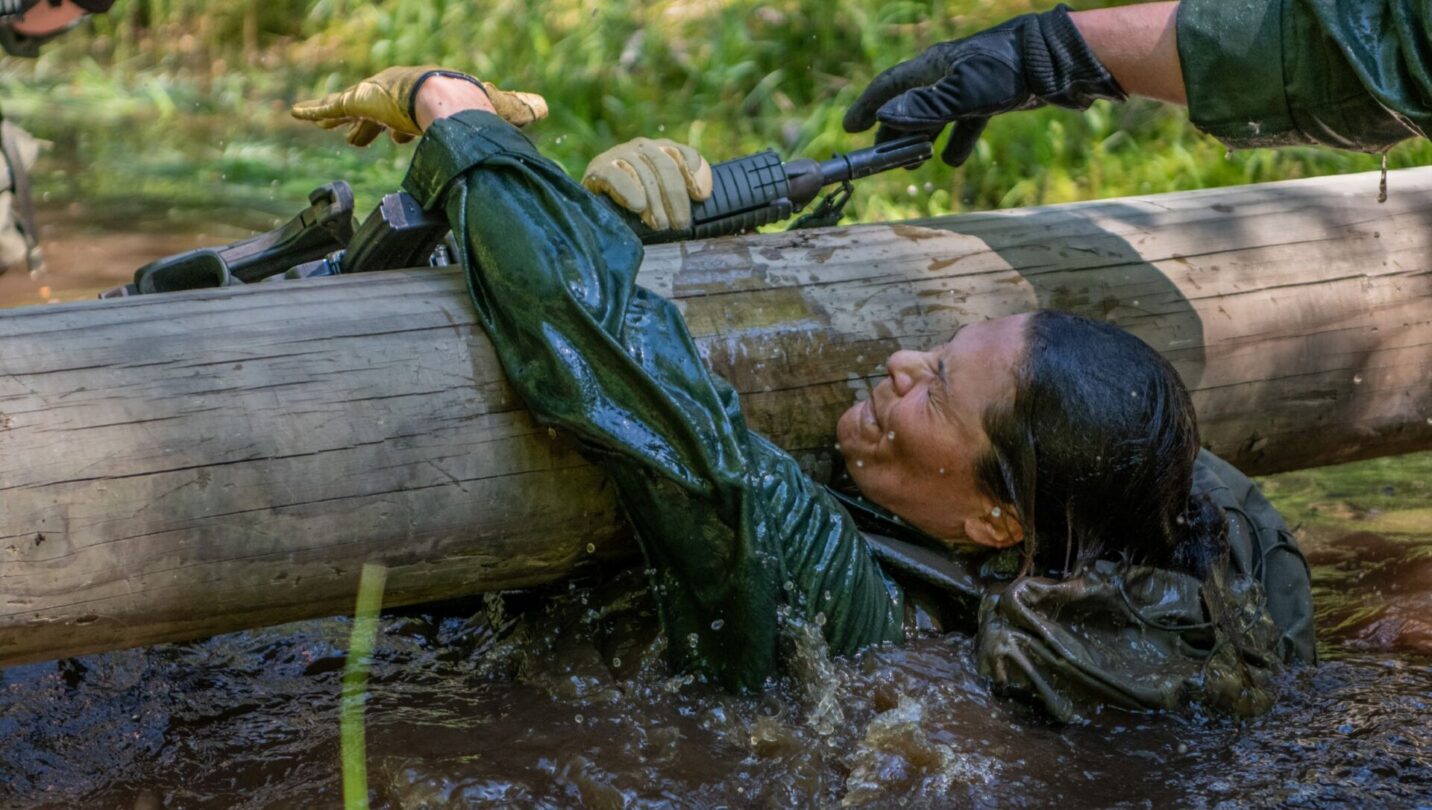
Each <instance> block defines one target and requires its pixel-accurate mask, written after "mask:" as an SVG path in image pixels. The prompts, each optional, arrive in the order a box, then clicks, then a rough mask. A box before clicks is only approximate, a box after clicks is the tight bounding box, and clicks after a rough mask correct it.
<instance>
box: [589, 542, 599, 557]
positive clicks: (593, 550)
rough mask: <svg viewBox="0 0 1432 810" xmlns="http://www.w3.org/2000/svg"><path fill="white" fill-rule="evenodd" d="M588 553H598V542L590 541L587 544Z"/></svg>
mask: <svg viewBox="0 0 1432 810" xmlns="http://www.w3.org/2000/svg"><path fill="white" fill-rule="evenodd" d="M587 553H588V554H596V553H597V544H596V543H588V544H587Z"/></svg>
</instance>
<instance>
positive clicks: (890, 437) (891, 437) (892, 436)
mask: <svg viewBox="0 0 1432 810" xmlns="http://www.w3.org/2000/svg"><path fill="white" fill-rule="evenodd" d="M885 438H887V439H889V440H890V441H892V442H893V441H895V431H893V430H892V431H890V432H889V433H886V434H885Z"/></svg>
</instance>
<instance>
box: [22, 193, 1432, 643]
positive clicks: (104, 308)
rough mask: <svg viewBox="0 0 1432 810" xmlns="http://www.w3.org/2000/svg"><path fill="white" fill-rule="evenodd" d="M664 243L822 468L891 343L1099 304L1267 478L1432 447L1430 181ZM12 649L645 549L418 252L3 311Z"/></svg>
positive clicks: (197, 624) (724, 342) (284, 614)
mask: <svg viewBox="0 0 1432 810" xmlns="http://www.w3.org/2000/svg"><path fill="white" fill-rule="evenodd" d="M1391 188H1392V189H1393V195H1392V197H1391V199H1390V200H1389V201H1388V202H1387V203H1386V204H1383V205H1378V204H1377V203H1376V201H1375V199H1376V194H1377V180H1376V178H1375V177H1374V176H1370V175H1356V176H1349V177H1339V178H1328V179H1318V180H1307V181H1297V182H1290V183H1279V184H1268V185H1260V186H1250V187H1242V188H1230V189H1222V190H1212V191H1203V192H1195V193H1186V194H1173V195H1163V196H1157V197H1147V198H1137V199H1123V200H1112V201H1105V202H1094V203H1080V204H1075V205H1065V206H1055V207H1048V208H1040V209H1027V210H1016V211H1007V212H999V213H990V214H977V215H968V216H960V217H951V218H944V219H938V220H931V221H927V222H920V223H910V224H899V225H893V226H868V227H853V228H842V229H830V230H824V231H818V232H811V231H806V232H799V233H789V234H777V235H766V236H758V237H751V238H735V239H724V240H716V241H710V242H698V243H689V244H684V245H676V246H667V247H664V248H659V249H653V250H651V251H650V253H649V255H648V258H647V262H646V265H645V267H644V268H643V274H642V281H643V283H645V284H646V285H647V286H649V287H651V288H653V289H655V290H657V291H659V292H661V293H662V294H664V295H667V296H671V297H673V298H675V299H677V300H678V301H680V302H681V305H682V306H683V307H684V309H685V313H686V317H687V320H688V322H689V324H690V326H691V329H692V332H693V333H694V334H695V335H696V336H697V337H698V339H699V340H700V342H701V344H702V346H703V347H704V349H705V351H706V352H707V354H708V357H709V360H710V363H711V365H712V367H713V368H714V369H715V370H716V371H717V372H719V373H721V374H723V375H725V376H726V377H727V378H728V379H730V380H731V381H732V382H733V383H734V384H735V385H736V386H737V387H738V388H739V389H740V390H741V391H742V392H743V394H744V403H745V408H746V411H747V413H748V415H749V418H750V421H751V423H752V424H753V425H754V426H755V427H756V428H757V429H759V430H762V431H764V432H766V433H768V434H770V435H771V436H773V437H774V438H775V439H776V440H777V441H778V442H779V443H780V444H782V445H783V446H785V447H786V448H788V449H790V450H791V451H793V452H794V454H795V455H796V457H797V458H798V459H800V460H801V462H802V464H803V465H805V467H806V468H807V469H808V470H810V471H812V472H813V473H814V474H816V475H827V474H829V472H830V470H831V467H832V464H833V463H834V462H835V458H834V454H833V450H832V435H833V434H832V428H833V425H834V422H835V419H836V416H837V415H838V414H839V413H840V411H841V410H842V409H844V408H845V407H846V405H847V404H848V403H849V402H850V401H851V399H852V396H853V395H854V393H855V391H856V390H857V389H859V388H861V387H864V386H865V385H867V382H866V378H867V377H868V376H872V375H876V374H878V370H879V368H880V364H881V362H882V361H883V360H884V359H885V357H886V356H888V355H889V353H890V352H892V351H894V350H896V349H898V348H901V347H924V346H926V345H928V344H931V343H933V342H935V341H939V340H943V339H945V338H946V337H948V336H949V335H950V334H951V333H952V332H953V331H954V329H955V328H956V327H957V326H959V325H960V324H961V323H964V322H967V321H971V320H978V319H983V318H991V317H996V316H1000V315H1006V314H1010V313H1017V312H1024V311H1027V310H1030V309H1033V308H1036V307H1057V308H1063V309H1071V310H1076V311H1079V312H1083V313H1087V314H1090V315H1093V316H1096V317H1100V318H1106V319H1109V320H1111V321H1114V322H1116V323H1118V324H1120V325H1122V326H1124V327H1126V328H1128V329H1131V330H1133V331H1134V332H1135V333H1136V334H1138V335H1140V336H1141V337H1143V338H1144V339H1145V340H1147V341H1149V342H1150V343H1151V344H1152V345H1154V346H1155V347H1156V348H1158V349H1159V350H1160V351H1162V352H1164V353H1165V354H1166V355H1167V356H1168V357H1169V358H1170V359H1172V361H1173V362H1174V364H1175V365H1176V366H1177V367H1178V369H1179V371H1180V372H1181V373H1182V374H1183V376H1184V379H1185V380H1186V381H1187V382H1188V384H1189V386H1190V387H1191V388H1192V389H1193V390H1194V392H1195V393H1194V399H1195V401H1196V403H1197V405H1198V409H1199V413H1200V416H1201V419H1202V427H1203V435H1204V439H1205V441H1206V443H1207V444H1209V445H1210V446H1211V447H1212V448H1213V449H1214V450H1215V451H1217V452H1218V453H1220V454H1222V455H1224V456H1225V457H1227V458H1229V459H1230V460H1231V461H1233V462H1234V463H1236V464H1238V465H1239V466H1241V467H1243V468H1244V469H1245V470H1248V471H1250V472H1258V473H1266V472H1274V471H1278V470H1286V469H1292V468H1297V467H1306V466H1313V465H1319V464H1326V463H1331V462H1337V461H1346V460H1352V459H1358V458H1364V457H1370V456H1377V455H1384V454H1391V453H1399V452H1405V451H1411V450H1418V449H1425V448H1428V447H1432V385H1429V382H1428V379H1429V374H1432V270H1429V268H1432V169H1421V170H1408V171H1403V172H1398V173H1395V174H1394V175H1393V177H1392V182H1391ZM0 346H3V350H0V665H3V664H13V663H19V662H23V661H29V660H38V659H45V658H53V657H59V656H66V655H72V654H77V653H81V652H86V651H92V650H100V649H109V648H117V647H123V646H132V645H141V644H150V643H154V642H160V641H168V640H181V639H190V638H196V637H201V636H204V635H208V634H213V633H218V632H224V631H230V630H234V629H238V628H244V627H252V626H259V625H263V624H271V623H278V622H284V621H290V620H296V619H300V618H306V617H312V616H320V615H330V614H334V613H342V612H346V611H347V610H349V608H350V607H351V604H352V599H353V594H354V593H355V590H356V580H357V575H358V571H359V568H360V566H361V564H362V563H363V562H365V561H369V560H381V561H383V562H385V563H387V564H388V565H389V566H391V570H390V573H389V578H388V582H389V586H388V587H389V590H388V598H387V604H389V605H397V604H404V603H413V602H419V601H427V600H434V599H441V598H446V597H452V596H457V595H461V594H470V593H474V592H477V591H482V590H491V589H503V588H516V587H522V586H529V585H535V584H538V583H542V582H548V581H552V580H554V579H557V578H559V577H562V576H563V575H564V574H566V573H568V572H569V571H570V570H572V568H573V567H574V565H576V564H578V563H580V562H581V560H582V559H584V558H585V557H587V556H588V551H587V548H588V544H589V543H590V544H595V548H597V554H603V553H616V552H620V551H623V550H625V549H627V548H629V546H628V545H627V541H626V540H625V539H624V537H623V530H622V527H621V521H620V519H619V517H618V512H617V510H616V508H615V506H614V503H613V501H612V498H611V494H610V491H609V488H608V487H607V486H606V485H604V483H603V479H602V476H601V474H600V472H599V471H598V470H596V469H594V468H592V467H590V466H588V465H587V464H586V463H584V462H583V460H582V459H581V458H580V457H579V456H578V455H577V454H576V453H575V452H574V450H573V448H572V446H571V445H570V444H569V443H568V442H567V441H566V440H565V439H563V438H562V437H560V436H559V437H553V436H550V435H549V433H548V431H547V430H546V429H545V428H542V427H541V426H538V425H535V424H533V422H532V421H531V420H530V419H529V418H528V416H527V414H526V413H525V412H524V411H523V409H522V408H521V406H520V404H519V403H518V402H517V401H516V400H515V399H514V397H513V394H512V392H511V390H510V389H509V388H508V386H507V385H506V383H505V382H504V378H503V375H502V373H501V372H500V371H499V369H498V367H497V364H496V362H495V359H494V357H493V354H492V351H491V348H490V346H489V345H488V343H487V340H486V338H485V337H484V335H483V334H482V332H481V330H480V329H477V328H475V326H474V323H473V314H472V311H471V308H470V305H469V303H468V300H467V296H466V292H465V289H464V285H463V281H462V277H461V276H460V274H458V273H457V272H455V271H452V270H415V271H408V272H397V273H386V274H377V275H373V276H368V277H359V278H338V279H333V280H317V281H306V282H296V283H284V284H274V285H261V286H254V287H249V288H243V289H227V290H216V291H206V292H200V293H188V294H181V295H169V296H162V297H161V296H155V297H146V298H139V299H132V300H127V301H120V302H104V303H101V302H92V303H82V304H73V305H63V306H51V307H35V308H29V309H20V310H12V311H9V312H5V313H3V314H0Z"/></svg>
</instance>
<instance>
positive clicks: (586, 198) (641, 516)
mask: <svg viewBox="0 0 1432 810" xmlns="http://www.w3.org/2000/svg"><path fill="white" fill-rule="evenodd" d="M405 187H406V188H407V190H408V191H409V192H410V193H411V194H413V195H414V196H415V197H416V198H417V199H418V200H419V201H420V202H421V203H422V204H423V206H424V207H425V208H436V207H441V208H443V209H444V210H445V211H446V213H447V217H448V219H449V221H450V222H451V224H452V227H453V232H454V234H455V235H456V236H457V239H458V247H459V254H460V258H461V261H462V264H463V266H464V267H465V268H466V271H467V276H468V284H469V289H470V291H471V294H472V300H473V303H474V305H475V306H476V308H477V313H478V317H479V319H480V320H481V321H482V324H483V326H484V327H485V328H486V330H487V333H488V335H489V337H490V338H491V340H492V343H493V346H494V348H495V350H496V352H497V355H498V358H499V360H500V362H501V363H502V366H503V368H504V370H505V371H506V373H507V376H508V379H509V381H510V383H511V384H512V385H513V386H514V388H516V390H517V392H518V394H519V395H520V396H521V397H522V399H523V401H524V402H525V403H526V404H527V406H528V408H529V409H530V410H531V411H532V413H533V415H534V416H535V417H536V418H537V419H538V420H539V421H541V422H543V423H546V424H549V425H554V426H557V427H560V428H562V429H564V430H566V431H569V432H570V433H572V434H574V435H575V436H576V437H577V438H579V439H580V440H581V442H582V445H583V447H584V450H585V452H586V454H587V455H588V457H589V458H592V459H593V460H594V461H595V462H596V463H598V464H599V465H601V466H602V468H603V470H604V471H605V472H606V473H607V474H608V476H609V477H610V478H611V480H612V481H613V482H614V483H615V485H616V487H617V489H618V493H619V497H620V500H621V502H622V505H623V507H624V509H625V511H626V513H627V516H628V518H629V519H630V521H631V523H632V525H633V528H634V529H635V530H636V534H637V537H638V539H639V541H640V542H641V545H642V549H643V552H644V553H645V555H646V557H647V562H648V566H649V568H650V569H651V570H652V572H653V574H652V579H653V581H652V589H653V592H654V595H655V597H656V601H657V605H658V609H659V611H660V613H661V619H662V622H663V626H664V627H665V629H666V632H667V635H668V640H669V647H668V650H669V653H670V655H671V657H672V660H673V664H674V665H675V666H676V667H678V668H680V669H683V670H686V671H693V672H696V673H699V674H704V675H709V676H711V677H713V678H715V679H717V680H718V681H720V682H721V683H723V684H724V685H725V686H727V687H728V688H734V689H755V688H759V687H761V686H762V685H764V683H765V680H766V679H767V678H768V677H770V676H771V675H772V674H773V672H774V669H775V655H776V647H777V644H776V637H777V611H776V608H777V605H778V604H779V603H780V602H781V601H782V594H783V593H784V592H785V591H784V590H783V584H784V583H785V582H786V581H788V577H796V578H800V579H802V581H803V582H804V581H805V579H806V578H809V577H811V576H815V573H816V572H814V570H813V569H812V570H810V571H805V570H803V569H801V568H800V567H799V566H796V567H795V568H794V569H793V568H792V567H791V566H790V565H788V559H789V558H791V557H792V551H791V549H790V548H789V546H790V545H791V544H792V543H794V544H796V545H799V543H801V542H820V541H829V540H831V537H830V535H829V534H828V533H825V534H823V533H822V532H819V531H816V532H808V533H807V535H802V534H801V533H800V532H798V531H796V532H792V531H791V530H790V527H788V526H782V525H781V524H780V523H779V521H778V520H777V514H776V513H775V511H774V510H773V509H772V508H771V505H770V503H769V501H770V498H771V497H774V496H776V495H778V494H781V493H785V494H786V495H792V494H793V495H794V496H795V501H796V502H795V503H793V504H787V505H786V507H788V508H795V509H805V510H807V511H810V514H809V515H808V517H809V518H810V520H809V521H807V522H805V523H802V524H801V525H802V526H805V527H806V528H810V527H811V526H822V525H823V526H830V527H833V528H832V530H833V531H835V533H836V537H837V539H846V540H849V539H850V538H849V536H848V535H849V533H854V531H855V530H854V528H853V527H843V524H840V520H839V516H838V515H836V514H834V513H832V512H831V511H830V508H829V507H828V505H826V504H823V503H818V502H815V501H812V500H810V498H809V497H808V496H807V497H804V498H802V497H801V496H800V493H801V492H807V493H808V492H810V491H811V489H812V485H811V484H810V482H808V481H805V480H804V478H803V477H802V476H800V475H799V471H798V470H796V469H795V468H794V465H793V464H792V465H790V467H785V466H783V465H782V464H781V463H780V460H781V458H783V457H784V458H788V457H785V456H784V454H781V453H779V451H777V450H775V448H773V447H770V446H769V445H767V444H761V445H760V446H759V447H753V441H754V437H753V435H752V434H751V433H750V432H749V431H748V430H747V428H746V425H745V420H744V418H743V417H742V415H741V410H740V405H739V402H738V400H737V396H736V393H735V391H734V390H733V389H731V387H730V386H729V385H727V384H726V383H725V382H724V381H722V380H720V379H719V378H716V377H714V376H713V375H711V374H710V373H709V372H708V370H707V369H706V367H705V365H704V363H703V362H702V360H701V356H700V354H699V352H698V351H697V348H696V346H695V344H694V342H693V341H692V339H691V336H690V334H689V333H688V332H687V330H686V326H685V323H684V321H683V320H682V317H681V314H680V312H679V311H678V310H677V308H676V307H675V305H673V304H672V303H671V302H669V301H667V300H665V299H663V298H662V297H660V296H658V295H656V294H654V293H651V292H650V291H648V290H645V289H643V288H641V287H639V286H637V285H636V283H635V279H636V274H637V270H638V269H639V267H640V265H641V259H642V248H641V245H640V243H639V242H638V240H637V239H636V237H635V236H634V235H633V234H632V233H631V231H630V230H628V228H627V227H626V226H625V225H624V224H623V223H622V222H621V221H620V220H619V219H618V217H617V216H616V215H615V214H614V213H613V212H612V211H611V210H609V209H608V208H607V207H606V205H605V204H603V203H602V202H600V201H599V200H598V199H597V198H596V197H594V196H592V195H591V194H589V193H588V192H587V191H585V190H584V189H582V188H581V187H580V186H579V185H577V184H576V183H575V182H573V181H572V180H571V179H570V178H568V177H567V176H566V175H565V174H564V173H563V172H562V171H561V169H560V168H559V167H558V166H556V165H555V164H554V163H552V162H550V161H548V160H546V159H544V158H542V157H541V155H539V154H538V153H537V151H536V149H535V148H533V146H532V145H531V144H530V143H529V142H528V141H527V140H526V139H525V138H524V137H523V136H522V135H521V133H519V132H518V131H517V130H516V129H514V128H512V127H511V126H509V125H508V124H506V123H505V122H503V121H502V120H501V119H499V118H497V117H496V116H494V115H491V114H488V113H483V112H476V111H473V112H466V113H462V114H459V115H457V116H454V117H452V118H448V119H443V120H439V121H437V122H435V123H434V124H433V126H432V127H431V129H430V130H429V131H428V133H427V134H426V135H425V137H424V138H423V141H422V143H420V144H419V147H418V151H417V154H416V155H415V156H414V159H413V164H412V167H411V169H410V171H409V174H408V177H407V179H406V181H405ZM793 470H794V473H792V471H793ZM792 474H794V476H795V477H796V478H799V479H800V480H794V479H793V480H790V481H788V482H787V484H788V485H787V486H785V487H784V488H783V487H782V486H780V483H781V480H777V479H778V478H780V477H781V476H791V475H792ZM782 480H784V479H782ZM763 482H764V483H763ZM835 509H836V511H838V507H835ZM811 510H813V511H811ZM846 522H847V523H848V521H846ZM837 524H840V525H837ZM847 545H849V544H847ZM863 552H864V549H863V547H861V546H852V547H849V548H847V549H846V552H845V556H844V557H842V560H843V562H844V563H845V564H847V565H851V566H856V567H860V566H866V567H868V568H869V569H871V570H873V571H875V572H876V573H877V574H878V569H876V568H875V565H874V563H873V562H872V561H870V560H869V559H868V555H865V554H864V553H863ZM850 584H851V587H853V588H854V589H855V590H857V591H858V594H856V595H855V596H856V597H858V598H859V599H860V600H861V602H860V603H861V604H862V605H866V606H867V609H866V610H864V611H863V612H861V615H862V616H863V617H864V618H865V619H869V615H868V614H869V612H870V610H873V609H874V606H879V607H880V608H881V610H882V611H884V613H891V612H892V609H891V607H890V601H891V600H890V594H889V592H888V591H887V590H886V588H885V583H884V581H883V578H882V577H880V576H878V575H874V576H869V577H866V576H857V577H853V578H852V580H851V582H850ZM877 596H878V602H877V600H876V597H877ZM847 597H851V595H850V594H842V598H847ZM858 612H859V611H858ZM831 615H834V614H831ZM844 626H846V627H847V628H854V629H850V631H849V633H848V635H849V636H850V637H851V639H849V640H853V641H855V642H865V643H868V642H870V641H876V640H880V639H881V638H883V637H888V635H889V632H890V630H889V627H888V621H885V620H884V619H880V620H874V619H869V620H868V621H864V623H863V624H862V622H861V620H860V617H856V618H854V619H850V620H848V621H846V622H845V625H844ZM831 631H832V628H827V634H828V635H830V634H831Z"/></svg>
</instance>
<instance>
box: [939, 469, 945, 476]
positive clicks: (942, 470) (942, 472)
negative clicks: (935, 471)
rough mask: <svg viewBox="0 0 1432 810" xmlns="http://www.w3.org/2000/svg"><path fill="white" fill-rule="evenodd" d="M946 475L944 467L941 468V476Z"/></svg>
mask: <svg viewBox="0 0 1432 810" xmlns="http://www.w3.org/2000/svg"><path fill="white" fill-rule="evenodd" d="M944 474H945V468H944V467H941V468H940V475H944Z"/></svg>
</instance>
